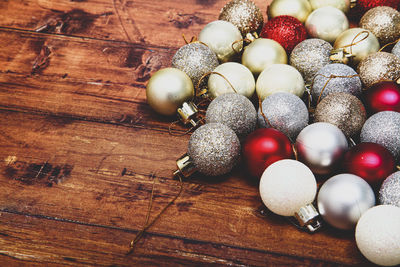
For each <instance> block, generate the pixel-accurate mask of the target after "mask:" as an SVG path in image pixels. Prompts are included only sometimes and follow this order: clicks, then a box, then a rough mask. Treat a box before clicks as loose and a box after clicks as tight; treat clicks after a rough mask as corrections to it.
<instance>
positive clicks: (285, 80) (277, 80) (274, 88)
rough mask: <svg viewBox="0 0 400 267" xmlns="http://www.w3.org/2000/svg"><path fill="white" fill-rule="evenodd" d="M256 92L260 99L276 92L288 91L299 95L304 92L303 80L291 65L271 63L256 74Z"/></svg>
mask: <svg viewBox="0 0 400 267" xmlns="http://www.w3.org/2000/svg"><path fill="white" fill-rule="evenodd" d="M256 92H257V95H258V97H259V98H260V99H261V100H264V99H265V98H266V97H267V96H269V95H272V94H273V93H276V92H288V93H292V94H295V95H297V96H299V97H301V96H302V95H303V93H304V80H303V77H301V74H300V72H298V71H297V70H296V69H295V68H293V67H292V66H289V65H286V64H273V65H271V66H269V67H267V68H266V69H265V70H263V71H262V72H261V74H260V76H258V79H257V82H256Z"/></svg>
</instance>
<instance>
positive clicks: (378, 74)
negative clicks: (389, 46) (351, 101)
mask: <svg viewBox="0 0 400 267" xmlns="http://www.w3.org/2000/svg"><path fill="white" fill-rule="evenodd" d="M357 72H358V73H359V74H360V78H361V81H362V83H363V84H364V85H365V86H366V87H370V86H371V85H373V84H374V83H377V82H380V81H385V80H390V81H396V80H397V79H398V78H400V58H398V57H396V56H395V55H393V54H391V53H387V52H376V53H373V54H370V55H369V56H367V57H366V58H365V59H363V60H361V62H360V64H359V65H358V68H357Z"/></svg>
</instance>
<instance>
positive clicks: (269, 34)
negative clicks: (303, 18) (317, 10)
mask: <svg viewBox="0 0 400 267" xmlns="http://www.w3.org/2000/svg"><path fill="white" fill-rule="evenodd" d="M260 36H261V37H262V38H269V39H272V40H275V41H277V42H278V43H280V44H281V45H282V46H283V48H285V50H286V52H287V53H288V54H289V53H291V52H292V50H293V48H294V47H295V46H296V45H297V44H299V43H300V42H302V41H304V40H305V39H306V38H307V31H306V28H305V27H304V25H303V24H302V23H301V22H300V21H299V20H298V19H296V18H295V17H292V16H285V15H284V16H278V17H275V18H273V19H271V20H269V21H268V22H267V23H266V24H265V25H264V27H263V29H262V30H261V34H260Z"/></svg>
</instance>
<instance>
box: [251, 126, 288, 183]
mask: <svg viewBox="0 0 400 267" xmlns="http://www.w3.org/2000/svg"><path fill="white" fill-rule="evenodd" d="M293 157H294V154H293V149H292V144H291V143H290V140H289V138H288V137H287V136H286V135H285V134H283V133H282V132H280V131H278V130H275V129H273V128H262V129H257V130H255V131H254V132H252V133H251V134H250V135H248V136H247V138H246V140H245V142H244V144H243V159H244V162H245V164H246V166H247V169H248V170H249V172H250V174H251V175H252V176H254V177H258V178H260V177H261V175H262V174H263V172H264V170H265V169H266V168H267V167H268V166H269V165H271V164H272V163H274V162H276V161H278V160H281V159H292V158H293Z"/></svg>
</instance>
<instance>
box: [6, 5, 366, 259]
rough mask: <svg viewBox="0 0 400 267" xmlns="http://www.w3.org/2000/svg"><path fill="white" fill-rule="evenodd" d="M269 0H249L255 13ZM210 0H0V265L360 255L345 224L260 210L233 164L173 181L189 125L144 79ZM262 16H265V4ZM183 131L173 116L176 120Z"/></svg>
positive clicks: (192, 31)
mask: <svg viewBox="0 0 400 267" xmlns="http://www.w3.org/2000/svg"><path fill="white" fill-rule="evenodd" d="M268 2H269V1H261V0H258V1H256V3H257V5H258V6H259V7H260V8H261V9H262V11H263V13H264V15H265V10H266V7H267V4H268ZM224 4H225V1H222V0H188V1H177V0H163V1H146V0H136V1H129V0H59V1H52V0H9V1H7V0H2V1H1V2H0V35H1V39H0V62H1V64H0V72H1V74H0V109H1V111H0V123H1V128H0V144H1V149H0V160H1V161H0V162H1V163H0V168H1V170H0V187H1V191H0V265H1V266H19V265H27V266H36V265H41V266H43V265H46V266H58V265H72V266H80V265H101V266H129V265H141V266H159V265H173V266H175V265H233V266H243V265H257V266H265V265H305V266H336V265H360V266H365V265H368V263H367V261H366V260H365V259H364V258H363V257H362V256H361V254H360V253H359V252H358V250H357V248H356V245H355V242H354V236H353V233H352V232H348V233H346V232H340V231H336V230H334V229H332V228H329V227H326V228H325V229H324V230H323V231H321V232H319V233H317V234H314V235H310V234H307V233H305V232H302V231H299V230H298V229H296V228H295V227H294V226H292V225H291V224H290V223H289V222H288V221H287V220H286V219H285V218H282V217H279V216H276V215H273V214H271V213H270V212H268V211H265V209H264V208H263V206H262V204H261V200H260V197H259V195H258V188H257V183H256V182H254V181H251V180H249V177H248V175H247V174H246V171H245V170H243V167H242V166H239V167H238V168H236V169H235V171H234V172H233V173H232V174H230V175H228V176H226V177H223V178H221V179H210V178H205V177H202V176H201V175H195V176H194V177H193V178H191V179H188V180H186V181H184V189H183V193H182V195H181V196H180V198H178V199H177V201H176V202H175V203H174V204H173V205H172V206H171V207H170V208H169V209H168V210H167V211H166V213H165V214H163V216H162V217H161V218H160V219H159V220H158V221H157V222H156V223H155V224H154V226H153V227H152V228H150V229H149V230H148V233H146V234H145V236H144V238H143V239H142V240H141V241H140V242H139V243H138V246H137V248H136V250H135V252H134V253H133V254H131V255H129V256H127V255H126V252H127V251H128V248H129V243H130V241H131V240H132V239H133V238H134V237H135V234H136V233H137V232H138V231H139V230H140V229H141V228H142V227H143V224H144V222H145V216H146V212H147V206H148V202H149V198H150V193H151V189H152V185H153V176H152V174H154V175H155V177H156V182H155V194H154V203H153V211H152V213H151V214H152V217H154V216H155V215H156V214H157V213H158V212H159V211H160V210H161V209H162V208H163V207H164V206H165V205H166V204H167V203H168V202H169V201H170V200H171V199H172V198H173V197H174V196H175V195H176V194H177V193H178V190H179V182H178V181H177V180H176V179H174V178H173V176H172V171H173V170H174V169H175V160H176V159H177V158H178V157H179V156H181V155H182V154H183V153H185V152H186V148H187V142H188V139H189V135H184V136H172V135H170V134H169V133H168V126H169V124H170V123H171V121H172V119H171V118H164V117H162V116H159V115H157V114H155V113H154V112H153V111H152V110H151V109H150V108H149V106H148V105H147V103H146V97H145V86H146V82H147V80H148V79H149V77H150V75H151V74H152V73H154V72H155V71H156V70H158V69H160V68H162V67H167V66H170V61H171V58H172V56H173V54H174V53H175V51H176V50H177V49H178V48H179V47H180V46H182V45H184V44H185V43H184V41H183V39H182V37H181V35H182V34H183V33H184V34H185V35H186V36H187V37H191V36H193V35H197V34H198V33H199V32H200V30H201V29H202V28H203V27H204V25H205V24H207V23H208V22H211V21H213V20H216V19H217V17H218V13H219V11H220V9H221V7H222V6H223V5H224ZM265 17H266V16H265ZM178 131H180V132H183V131H184V128H183V127H180V128H179V127H178Z"/></svg>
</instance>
